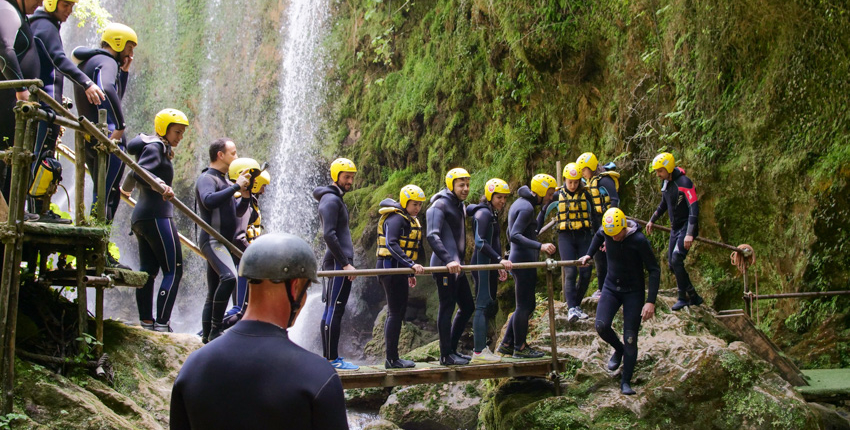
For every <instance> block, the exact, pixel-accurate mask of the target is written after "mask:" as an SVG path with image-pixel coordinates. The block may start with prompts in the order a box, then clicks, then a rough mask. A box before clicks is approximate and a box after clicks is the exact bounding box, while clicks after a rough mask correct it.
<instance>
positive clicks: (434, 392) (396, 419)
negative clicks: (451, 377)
mask: <svg viewBox="0 0 850 430" xmlns="http://www.w3.org/2000/svg"><path fill="white" fill-rule="evenodd" d="M484 385H485V382H484V381H471V382H457V383H451V384H438V385H412V386H407V387H399V388H396V389H395V390H394V391H393V394H392V395H390V397H389V399H388V400H387V402H386V403H385V404H384V405H383V406H382V407H381V417H382V418H384V419H386V420H389V421H392V422H393V423H396V424H398V425H399V426H400V427H402V428H404V429H405V430H454V429H471V428H476V427H477V426H478V413H479V408H480V403H481V393H482V391H483V390H484Z"/></svg>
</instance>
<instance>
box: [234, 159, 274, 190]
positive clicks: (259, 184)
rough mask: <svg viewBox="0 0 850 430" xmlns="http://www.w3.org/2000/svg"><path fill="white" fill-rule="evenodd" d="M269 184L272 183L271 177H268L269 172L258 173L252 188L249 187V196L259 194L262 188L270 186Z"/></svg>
mask: <svg viewBox="0 0 850 430" xmlns="http://www.w3.org/2000/svg"><path fill="white" fill-rule="evenodd" d="M230 164H231V165H233V163H230ZM271 182H272V177H271V175H269V171H268V170H263V171H262V172H260V174H259V175H257V177H256V178H254V186H253V187H251V194H257V193H259V192H260V190H262V189H263V187H264V186H266V185H268V184H270V183H271Z"/></svg>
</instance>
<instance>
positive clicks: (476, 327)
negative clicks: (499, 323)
mask: <svg viewBox="0 0 850 430" xmlns="http://www.w3.org/2000/svg"><path fill="white" fill-rule="evenodd" d="M510 195H511V187H510V186H508V183H507V182H505V181H504V180H502V179H499V178H493V179H490V180H489V181H487V183H486V184H484V195H483V196H481V202H480V203H479V204H477V205H469V207H467V208H466V215H467V216H468V217H471V218H472V235H473V237H474V238H475V250H474V251H473V252H472V264H501V265H502V267H503V269H500V270H476V271H473V272H472V280H473V281H474V282H475V315H474V316H473V317H472V335H473V336H472V337H473V340H474V346H473V348H472V363H473V364H481V363H497V362H499V361H502V358H501V357H499V356H498V355H496V354H493V352H491V351H490V348H488V347H487V331H488V330H487V328H488V327H489V324H488V322H489V321H491V320H492V319H493V318H495V317H496V312H498V311H499V305H498V303H497V302H496V291H497V287H498V283H499V281H502V282H504V281H506V280H507V279H508V272H506V270H511V268H512V263H511V261H510V260H506V259H504V258H502V255H503V253H502V243H501V241H500V240H499V234H500V233H501V231H502V228H501V227H500V226H499V214H500V213H501V212H502V209H504V208H505V205H507V203H508V196H510Z"/></svg>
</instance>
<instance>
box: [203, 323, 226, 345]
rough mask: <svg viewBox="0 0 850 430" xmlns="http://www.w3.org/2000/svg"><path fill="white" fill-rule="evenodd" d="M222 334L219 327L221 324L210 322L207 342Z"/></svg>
mask: <svg viewBox="0 0 850 430" xmlns="http://www.w3.org/2000/svg"><path fill="white" fill-rule="evenodd" d="M222 334H224V331H222V329H221V324H220V323H219V324H216V323H212V327H211V328H210V334H209V338H208V340H207V342H212V341H214V340H215V339H216V338H218V337H220V336H221V335H222Z"/></svg>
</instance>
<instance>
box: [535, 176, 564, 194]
mask: <svg viewBox="0 0 850 430" xmlns="http://www.w3.org/2000/svg"><path fill="white" fill-rule="evenodd" d="M557 184H558V182H557V181H555V178H553V177H552V176H550V175H547V174H545V173H540V174H537V175H534V177H533V178H531V191H532V192H533V193H534V194H537V195H538V196H540V197H546V191H548V190H549V188H555V186H556V185H557Z"/></svg>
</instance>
